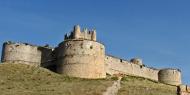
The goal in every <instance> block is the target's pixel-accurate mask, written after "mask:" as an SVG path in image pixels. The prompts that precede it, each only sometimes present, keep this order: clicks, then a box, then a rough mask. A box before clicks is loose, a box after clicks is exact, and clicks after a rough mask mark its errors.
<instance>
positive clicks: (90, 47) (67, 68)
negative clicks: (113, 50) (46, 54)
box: [57, 40, 106, 79]
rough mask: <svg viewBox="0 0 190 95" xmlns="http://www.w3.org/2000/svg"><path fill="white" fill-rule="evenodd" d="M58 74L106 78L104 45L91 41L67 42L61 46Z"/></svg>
mask: <svg viewBox="0 0 190 95" xmlns="http://www.w3.org/2000/svg"><path fill="white" fill-rule="evenodd" d="M58 51H59V52H58V62H57V63H58V64H57V72H58V73H60V74H63V75H67V76H72V77H80V78H90V79H97V78H105V77H106V72H105V65H104V58H105V48H104V45H102V44H101V43H98V42H95V41H89V40H66V41H64V42H62V43H60V44H59V50H58Z"/></svg>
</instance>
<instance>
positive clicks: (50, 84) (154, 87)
mask: <svg viewBox="0 0 190 95" xmlns="http://www.w3.org/2000/svg"><path fill="white" fill-rule="evenodd" d="M115 80H116V79H115V78H107V79H99V80H87V79H78V78H69V77H64V76H61V75H59V74H56V73H53V72H51V71H49V70H47V69H44V68H39V67H33V66H29V65H23V64H0V95H102V93H103V92H105V91H106V89H107V88H108V87H110V86H111V85H112V84H113V83H114V81H115ZM118 95H176V87H173V86H168V85H164V84H160V83H156V82H153V81H150V80H146V79H143V78H137V77H129V76H128V77H125V78H123V79H122V81H121V89H120V90H119V93H118Z"/></svg>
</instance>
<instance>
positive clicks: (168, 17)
mask: <svg viewBox="0 0 190 95" xmlns="http://www.w3.org/2000/svg"><path fill="white" fill-rule="evenodd" d="M189 5H190V1H189V0H112V1H111V0H0V44H2V43H3V42H4V41H8V40H11V41H15V42H28V43H32V44H37V45H45V44H50V45H51V46H56V45H57V44H58V43H59V42H61V41H63V39H64V34H65V33H68V32H70V31H71V30H72V28H73V25H76V24H79V25H81V27H83V28H85V27H87V28H90V29H92V28H95V29H96V30H97V35H98V40H99V41H101V42H102V43H104V44H105V46H106V52H107V54H111V55H114V56H117V57H121V58H124V59H131V58H133V57H140V58H142V59H143V61H144V64H146V65H148V66H151V67H157V68H167V67H173V68H179V69H181V70H182V73H183V75H182V78H183V82H184V83H186V84H189V85H190V81H189V80H190V50H189V48H190V42H189V41H190V27H189V26H190V6H189ZM1 48H2V46H0V49H1Z"/></svg>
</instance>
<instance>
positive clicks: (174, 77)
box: [158, 69, 181, 85]
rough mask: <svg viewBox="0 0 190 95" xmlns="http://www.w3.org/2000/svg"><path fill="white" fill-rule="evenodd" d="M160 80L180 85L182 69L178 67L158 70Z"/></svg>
mask: <svg viewBox="0 0 190 95" xmlns="http://www.w3.org/2000/svg"><path fill="white" fill-rule="evenodd" d="M158 81H159V82H162V83H165V84H170V85H180V84H181V71H180V70H178V69H162V70H160V71H159V72H158Z"/></svg>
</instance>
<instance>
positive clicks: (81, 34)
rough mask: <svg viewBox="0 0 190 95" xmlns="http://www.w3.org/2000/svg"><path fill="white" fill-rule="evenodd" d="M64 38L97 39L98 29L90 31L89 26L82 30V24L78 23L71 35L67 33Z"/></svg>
mask: <svg viewBox="0 0 190 95" xmlns="http://www.w3.org/2000/svg"><path fill="white" fill-rule="evenodd" d="M64 39H65V40H72V39H82V40H91V41H96V30H89V31H88V29H87V28H84V29H83V31H81V29H80V26H79V25H76V26H75V27H74V29H73V31H72V32H71V34H70V35H69V36H68V35H67V34H66V35H65V38H64Z"/></svg>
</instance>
